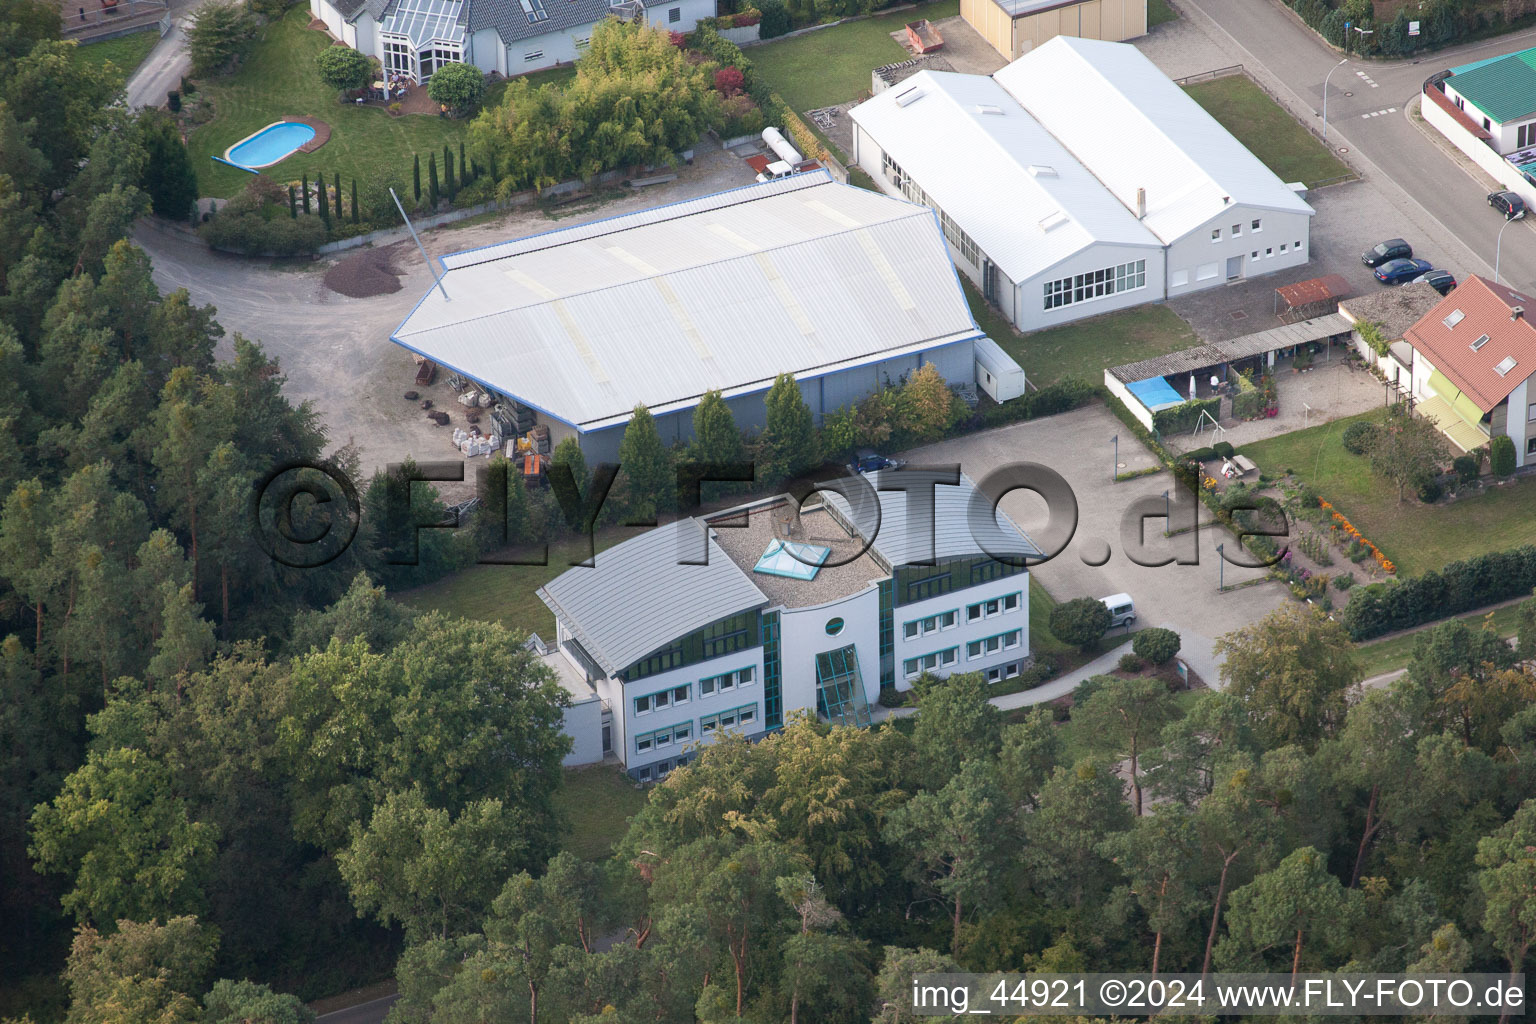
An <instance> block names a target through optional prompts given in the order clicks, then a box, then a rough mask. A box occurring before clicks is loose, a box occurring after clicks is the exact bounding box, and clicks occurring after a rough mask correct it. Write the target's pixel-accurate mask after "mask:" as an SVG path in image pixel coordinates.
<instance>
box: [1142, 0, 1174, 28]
mask: <svg viewBox="0 0 1536 1024" xmlns="http://www.w3.org/2000/svg"><path fill="white" fill-rule="evenodd" d="M1178 20H1179V12H1178V11H1176V10H1174V9H1173V7H1172V6H1171V5H1169V3H1168V0H1147V28H1149V29H1153V28H1157V26H1159V25H1162V24H1164V23H1165V22H1169V21H1178Z"/></svg>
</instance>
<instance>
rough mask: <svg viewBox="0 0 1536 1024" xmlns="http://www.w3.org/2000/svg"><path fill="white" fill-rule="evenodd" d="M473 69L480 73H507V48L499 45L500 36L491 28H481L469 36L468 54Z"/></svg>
mask: <svg viewBox="0 0 1536 1024" xmlns="http://www.w3.org/2000/svg"><path fill="white" fill-rule="evenodd" d="M466 56H467V57H468V58H469V59H471V60H472V61H473V63H474V65H475V67H477V68H479V69H480V70H481V71H485V72H491V71H496V72H499V73H501V74H503V75H504V74H506V73H507V48H506V47H505V46H503V45H501V35H500V33H498V32H497V31H496V30H495V29H493V28H483V29H481V30H480V31H478V32H474V33H471V34H470V37H469V53H468V54H467V55H466Z"/></svg>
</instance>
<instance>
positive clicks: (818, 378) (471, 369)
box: [392, 171, 981, 461]
mask: <svg viewBox="0 0 1536 1024" xmlns="http://www.w3.org/2000/svg"><path fill="white" fill-rule="evenodd" d="M442 266H443V271H444V273H443V275H442V287H441V288H433V290H432V291H430V292H429V293H428V294H427V295H426V296H425V297H424V298H423V299H422V300H421V302H420V303H418V304H417V306H416V308H415V309H414V310H412V311H411V314H410V316H408V317H407V318H406V319H405V321H404V322H403V323H402V324H401V325H400V326H399V327H398V328H397V329H396V330H395V332H394V334H393V335H392V339H393V340H394V341H395V342H396V343H398V344H400V345H402V346H404V347H405V348H408V349H410V350H412V351H413V352H416V353H418V354H419V355H422V356H424V357H426V358H428V359H431V360H433V361H435V362H436V363H438V364H439V365H441V366H446V367H448V368H450V369H453V370H455V371H457V372H459V373H461V374H464V375H465V376H467V377H469V378H471V379H473V380H475V381H478V382H479V383H481V384H482V385H484V386H485V387H486V388H487V389H489V390H490V391H491V392H493V393H494V394H497V395H500V396H502V397H503V398H504V399H506V400H508V401H510V402H513V403H517V404H520V405H522V406H524V407H526V408H528V409H531V410H533V411H534V413H535V415H536V418H537V420H538V421H539V422H542V423H545V424H547V425H549V427H550V431H551V434H552V435H553V438H554V440H555V441H557V442H558V441H559V440H561V439H562V438H564V437H567V436H572V435H574V436H577V437H578V438H579V439H580V442H581V445H582V449H583V451H584V452H585V454H586V455H587V457H588V459H589V460H606V461H616V460H617V457H618V449H619V442H620V440H621V439H622V437H623V432H624V426H625V425H626V424H627V423H628V422H629V419H630V416H631V415H632V413H633V410H634V408H635V406H636V405H644V406H646V408H648V409H649V410H650V411H651V413H652V414H653V415H654V416H655V417H656V421H657V427H658V429H659V430H660V431H661V435H662V438H663V440H666V441H669V442H672V441H686V440H688V439H689V438H690V436H691V434H692V415H693V408H694V406H696V405H697V404H698V402H699V399H700V398H701V397H702V396H703V395H704V393H705V392H706V391H708V390H718V391H720V392H721V393H722V394H723V395H724V396H725V398H726V400H727V402H728V403H729V404H730V406H731V408H732V412H733V413H734V414H735V417H736V422H737V423H738V424H739V425H740V426H742V427H743V428H745V429H756V428H761V427H762V426H763V420H764V412H763V394H764V393H765V392H766V391H767V389H768V388H769V387H770V386H771V385H772V383H773V380H774V377H775V376H776V375H778V374H780V373H792V374H794V376H795V378H796V380H797V381H798V382H799V384H800V388H801V391H802V393H803V394H804V396H805V400H806V402H807V404H808V405H809V406H810V408H811V411H812V413H813V414H814V415H815V416H816V418H817V420H818V422H819V420H820V417H821V416H822V415H824V414H826V413H829V412H833V411H835V410H837V409H838V408H840V407H842V406H844V405H848V404H850V403H854V402H857V401H858V400H859V399H861V398H863V397H864V396H865V395H867V394H869V393H871V392H872V391H875V390H878V389H879V388H880V387H882V386H884V385H886V384H887V383H889V382H892V381H896V380H899V379H900V378H902V377H903V376H904V375H907V374H910V373H912V372H913V371H915V370H916V369H918V368H919V367H920V366H922V365H923V364H924V363H932V364H933V365H934V366H935V367H936V368H937V369H938V370H939V372H940V373H941V374H943V376H944V377H945V379H946V380H949V381H951V382H953V383H966V384H969V383H971V382H973V381H974V380H975V376H976V363H975V359H976V356H975V342H976V339H977V338H979V337H981V331H980V329H979V328H978V327H977V326H976V324H975V321H974V320H972V318H971V313H970V309H969V307H968V306H967V304H966V300H965V294H964V292H963V291H962V290H961V288H960V284H959V280H958V278H957V277H956V275H955V269H954V266H953V264H952V263H951V262H950V260H949V257H948V255H947V253H946V250H945V246H944V241H943V237H942V235H941V234H940V231H939V226H938V223H937V222H936V219H935V217H934V214H933V212H932V211H930V210H928V209H925V208H924V207H921V206H914V205H912V204H910V203H905V202H900V201H897V200H893V199H890V198H887V197H885V196H882V195H880V194H878V193H875V192H870V191H867V190H864V189H859V188H853V187H850V186H847V185H843V184H840V183H838V182H835V181H833V180H832V178H831V176H830V175H829V174H828V173H827V172H825V171H816V172H808V173H805V174H798V175H794V176H792V177H789V178H784V179H780V180H778V181H771V182H766V183H763V184H757V185H749V186H747V187H745V188H740V189H734V190H732V191H729V192H723V193H719V194H717V195H711V196H704V197H702V198H699V199H694V200H689V201H686V202H681V203H676V204H673V205H670V206H663V207H658V208H655V209H650V210H642V211H640V212H638V213H633V214H627V215H624V216H621V217H615V218H612V219H610V220H605V221H598V222H596V223H592V224H585V225H580V226H576V227H571V228H565V229H562V230H559V231H551V232H547V233H545V234H541V235H534V236H531V237H529V238H523V239H519V240H517V241H513V242H507V243H503V244H500V245H493V246H488V247H486V248H483V249H476V250H472V251H469V252H463V253H457V254H455V255H451V256H447V257H444V258H443V260H442Z"/></svg>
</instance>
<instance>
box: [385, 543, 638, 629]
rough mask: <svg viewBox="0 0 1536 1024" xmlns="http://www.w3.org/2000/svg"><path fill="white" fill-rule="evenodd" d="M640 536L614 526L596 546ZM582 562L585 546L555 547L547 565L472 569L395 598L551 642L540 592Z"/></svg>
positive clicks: (550, 617) (551, 622)
mask: <svg viewBox="0 0 1536 1024" xmlns="http://www.w3.org/2000/svg"><path fill="white" fill-rule="evenodd" d="M639 532H640V531H639V530H635V529H619V528H617V527H610V528H609V529H607V530H601V531H599V532H598V534H597V537H596V539H595V540H594V542H593V544H594V546H595V548H596V549H597V550H598V551H602V550H603V549H604V548H608V547H612V546H613V545H615V544H617V543H618V542H619V541H621V540H624V539H626V538H628V537H633V536H635V535H636V534H638V533H639ZM530 557H531V556H530ZM584 557H586V549H585V547H584V546H583V545H582V544H581V543H578V542H574V541H571V542H566V543H563V544H551V545H550V547H549V564H548V565H472V566H470V567H469V568H468V569H463V570H461V571H459V572H456V573H453V574H452V575H450V576H445V577H443V578H442V579H440V580H438V581H437V582H435V583H428V584H427V585H426V586H424V587H416V588H415V589H414V590H404V591H401V592H400V593H398V594H395V595H394V596H395V597H396V598H397V599H398V600H399V601H400V602H401V603H402V604H406V605H409V606H410V607H412V608H416V609H419V610H421V611H441V612H444V613H446V614H448V615H454V616H458V617H460V618H465V619H480V620H482V621H484V622H499V623H501V624H502V625H503V626H506V627H507V628H508V629H512V630H516V631H518V632H520V633H537V634H539V636H540V637H542V638H543V639H545V640H550V641H553V640H554V638H555V616H554V613H553V612H551V611H550V610H549V609H548V608H547V607H545V605H544V602H543V601H540V600H539V597H538V594H537V593H536V591H537V590H538V589H539V588H540V587H542V586H543V585H544V584H546V583H548V582H549V581H550V580H552V579H554V578H555V577H556V576H559V575H560V574H561V573H563V572H565V571H566V570H567V569H569V568H570V567H571V561H572V559H576V560H580V559H582V558H584Z"/></svg>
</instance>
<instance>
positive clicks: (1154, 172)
mask: <svg viewBox="0 0 1536 1024" xmlns="http://www.w3.org/2000/svg"><path fill="white" fill-rule="evenodd" d="M850 114H851V117H852V119H853V122H854V126H855V127H854V158H855V160H856V161H857V163H858V164H859V166H861V167H863V168H864V169H865V170H866V171H868V172H869V173H870V175H871V176H873V177H874V178H875V180H876V181H877V182H879V183H880V185H881V187H882V188H884V189H885V190H886V191H887V192H889V193H892V194H899V195H904V196H906V197H908V198H910V199H913V200H914V201H917V202H922V203H926V204H927V205H929V206H932V207H934V208H935V209H936V210H938V211H939V216H940V220H941V221H942V223H943V225H944V233H945V237H946V238H947V239H948V241H949V243H950V248H951V253H952V254H953V255H954V256H955V262H956V265H957V266H958V267H960V269H961V270H963V271H965V273H966V274H967V276H969V277H971V278H972V279H973V280H975V281H976V282H977V285H978V286H979V287H980V288H981V289H982V291H983V293H984V294H986V295H987V297H988V298H989V299H990V300H992V301H993V302H994V303H996V304H997V305H998V307H999V308H1000V309H1002V310H1003V312H1004V313H1005V314H1006V315H1007V316H1008V317H1009V319H1010V320H1012V321H1013V322H1014V323H1015V324H1016V325H1017V326H1018V327H1020V328H1021V329H1024V330H1033V329H1038V328H1041V327H1048V326H1051V325H1053V324H1057V323H1064V322H1066V321H1069V320H1076V319H1079V318H1081V317H1085V316H1093V315H1096V314H1098V313H1104V312H1108V311H1110V310H1113V309H1117V308H1122V307H1125V306H1131V305H1137V304H1139V303H1142V302H1152V301H1157V300H1160V299H1164V298H1172V297H1175V296H1178V295H1182V294H1185V293H1188V292H1192V291H1196V290H1199V289H1202V288H1208V287H1212V286H1214V285H1218V284H1223V283H1225V282H1227V281H1234V280H1238V279H1241V278H1245V277H1252V276H1255V275H1258V274H1268V273H1272V272H1274V271H1277V270H1285V269H1290V268H1294V267H1297V266H1300V265H1302V264H1304V263H1306V262H1307V253H1308V251H1309V248H1310V244H1309V230H1310V224H1311V217H1312V208H1311V207H1310V206H1308V205H1307V204H1306V202H1305V201H1303V200H1302V199H1301V197H1300V196H1298V195H1297V194H1296V192H1295V190H1294V189H1292V188H1291V187H1290V186H1288V185H1286V184H1285V183H1284V182H1282V181H1281V180H1280V179H1279V178H1277V177H1276V176H1275V174H1274V173H1273V172H1272V171H1270V170H1269V168H1267V167H1265V166H1264V164H1263V163H1262V162H1260V160H1259V159H1258V158H1257V157H1255V156H1254V155H1253V154H1252V153H1250V152H1249V151H1248V150H1247V148H1246V147H1244V146H1243V144H1242V143H1240V142H1238V141H1237V139H1235V138H1233V137H1232V135H1231V134H1230V133H1229V132H1228V131H1227V130H1226V129H1225V128H1223V127H1222V126H1221V125H1220V124H1219V123H1218V122H1217V121H1216V120H1215V118H1213V117H1211V115H1210V114H1208V113H1206V112H1205V110H1204V109H1203V108H1201V107H1200V105H1199V104H1198V103H1196V102H1195V101H1194V100H1193V99H1191V98H1190V97H1189V96H1188V94H1186V93H1185V92H1184V90H1183V89H1181V88H1179V87H1178V86H1176V85H1174V84H1173V82H1172V81H1171V80H1169V78H1168V77H1167V76H1166V75H1164V74H1163V73H1162V72H1161V71H1159V70H1158V69H1157V67H1156V66H1155V65H1154V64H1153V63H1152V62H1151V61H1150V60H1148V59H1147V58H1146V57H1145V56H1143V55H1142V53H1141V52H1140V51H1138V50H1137V49H1136V48H1135V47H1133V46H1128V45H1126V44H1123V43H1110V42H1102V41H1099V40H1093V39H1077V38H1070V37H1066V36H1060V37H1057V38H1055V39H1052V40H1051V41H1050V42H1048V43H1046V44H1044V45H1043V46H1040V47H1037V48H1035V49H1034V50H1032V51H1030V52H1029V53H1027V54H1025V55H1024V56H1023V57H1021V58H1019V59H1018V60H1016V61H1014V62H1013V63H1012V64H1009V65H1008V66H1007V67H1005V68H1003V69H1002V70H1000V71H998V72H997V74H996V75H994V76H992V77H991V78H987V77H984V76H979V75H957V74H945V73H938V72H931V71H929V72H923V73H921V74H918V75H914V76H913V77H911V78H909V79H907V80H906V81H904V82H902V83H901V85H899V86H897V87H896V88H893V89H889V90H887V91H885V92H882V93H880V94H879V95H878V96H876V97H874V98H873V99H871V100H869V101H868V102H866V103H863V104H861V105H859V106H857V107H855V108H853V110H852V111H851V112H850Z"/></svg>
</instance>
